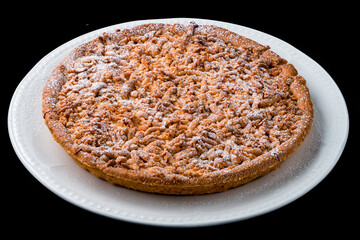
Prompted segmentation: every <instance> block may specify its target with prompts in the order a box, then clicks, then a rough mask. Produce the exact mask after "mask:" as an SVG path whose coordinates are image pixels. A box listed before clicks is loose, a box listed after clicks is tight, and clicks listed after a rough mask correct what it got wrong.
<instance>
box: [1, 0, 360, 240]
mask: <svg viewBox="0 0 360 240" xmlns="http://www.w3.org/2000/svg"><path fill="white" fill-rule="evenodd" d="M332 2H334V1H332ZM124 3H125V2H118V3H117V4H114V3H110V2H94V3H92V2H88V3H87V5H85V4H84V5H79V6H76V7H75V6H74V4H73V3H67V2H66V3H65V2H54V3H50V2H46V3H42V4H39V5H36V4H33V3H32V4H29V5H28V6H26V5H23V4H24V3H22V5H21V7H20V6H16V4H14V3H12V4H10V7H8V8H6V9H4V10H3V15H4V16H3V17H2V21H1V23H2V34H1V55H2V59H3V63H2V65H1V66H2V73H3V74H2V76H3V79H2V82H3V86H2V94H1V96H2V98H4V100H2V101H1V103H2V104H4V106H3V111H2V114H3V115H2V117H1V121H2V122H1V125H2V127H3V128H2V130H3V133H2V136H5V141H4V142H6V145H5V146H3V150H2V153H4V152H5V153H6V155H5V156H4V157H2V158H1V161H2V164H0V168H1V173H2V174H1V176H2V181H1V183H2V187H3V188H4V189H5V191H4V190H3V191H1V192H2V193H1V198H2V203H3V204H2V207H3V208H2V213H3V214H2V215H1V216H2V218H3V220H5V221H4V222H5V224H4V223H3V224H2V227H1V228H2V229H3V230H6V231H9V232H10V233H12V234H21V233H26V234H28V236H29V235H30V236H39V235H49V234H51V236H60V235H61V234H64V236H68V237H71V236H73V234H75V233H81V234H83V235H84V236H85V235H87V234H89V233H90V236H102V235H103V237H105V236H107V235H110V234H115V236H117V237H119V238H120V237H131V236H126V235H125V234H127V233H131V234H135V235H133V236H139V237H141V236H144V235H151V236H154V237H156V236H165V237H166V236H168V237H176V236H179V237H188V236H191V235H192V234H196V233H200V234H202V235H201V237H204V235H203V234H209V233H210V234H215V233H217V234H218V235H217V236H222V235H223V234H226V235H224V237H236V238H241V237H243V236H245V235H246V236H247V237H249V236H250V234H251V235H252V236H260V235H262V236H265V235H268V234H269V235H272V236H276V237H281V236H283V237H295V236H301V235H304V236H306V235H307V236H312V235H313V234H315V233H320V234H323V233H341V234H347V233H351V232H354V231H357V230H356V228H354V227H352V225H351V223H352V222H354V221H358V220H357V219H356V218H357V217H358V211H359V207H358V204H357V202H358V201H357V199H358V197H357V196H356V195H355V194H356V193H357V192H358V191H359V187H358V183H359V180H358V178H357V174H356V164H357V162H358V160H359V157H358V155H355V154H356V153H357V152H358V151H356V150H357V149H356V148H358V147H357V146H356V144H358V143H359V141H358V138H357V132H356V131H357V129H356V128H357V121H356V119H354V117H355V116H354V114H355V113H356V110H358V107H357V105H358V102H359V100H358V95H359V94H358V91H359V90H357V89H358V87H359V85H358V82H359V81H360V79H359V66H357V65H358V62H359V59H360V58H359V57H356V56H357V55H358V54H359V43H358V40H357V39H358V38H359V37H358V33H357V32H358V28H357V23H356V20H357V17H356V15H354V14H353V13H352V10H353V9H354V8H355V6H351V5H347V4H344V3H337V2H334V3H327V5H326V6H324V5H318V4H316V2H312V3H311V2H310V3H309V2H308V3H305V2H301V3H300V2H299V3H294V2H290V1H289V2H288V3H287V4H274V3H270V2H263V3H262V2H255V1H252V2H250V1H249V2H247V3H244V2H226V1H222V2H221V1H214V2H213V3H210V2H207V3H205V2H201V3H197V2H195V1H193V2H192V3H185V2H166V3H165V4H161V3H160V2H158V3H151V4H149V3H148V2H144V3H141V2H135V1H133V2H130V3H126V4H125V5H124ZM171 17H193V18H204V19H213V20H219V21H225V22H230V23H235V24H239V25H243V26H247V27H250V28H254V29H257V30H260V31H263V32H265V33H268V34H270V35H273V36H275V37H278V38H280V39H282V40H284V41H285V42H288V43H289V44H291V45H293V46H294V47H296V48H297V49H299V50H300V51H302V52H304V53H305V54H307V55H308V56H310V57H311V58H312V59H314V60H315V61H316V62H318V63H319V64H320V65H321V66H322V67H323V68H324V69H325V70H326V71H327V72H328V73H329V74H330V75H331V76H332V78H333V79H334V81H335V82H336V83H337V85H338V86H339V88H340V90H341V91H342V93H343V95H344V98H345V100H346V103H347V106H348V111H349V115H350V131H349V138H348V142H347V145H346V147H345V149H344V152H343V154H342V156H341V158H340V160H339V162H338V163H337V165H336V166H335V168H334V169H333V170H332V171H331V173H330V174H329V175H328V176H327V177H326V178H325V179H324V180H323V181H322V182H321V183H320V184H319V185H317V186H316V187H315V188H314V189H313V190H311V191H310V192H309V193H307V194H305V195H304V196H303V197H301V198H299V199H298V200H296V201H294V202H292V203H290V204H288V205H286V206H284V207H282V208H280V209H278V210H275V211H273V212H270V213H267V214H265V215H262V216H258V217H254V218H251V219H248V220H244V221H239V222H234V223H229V224H223V225H218V226H211V227H201V228H189V229H188V228H180V229H178V228H175V229H173V228H161V227H151V226H145V225H140V224H133V223H128V222H123V221H119V220H114V219H110V218H107V217H103V216H100V215H97V214H94V213H91V212H88V211H86V210H84V209H81V208H79V207H76V206H74V205H72V204H71V203H68V202H66V201H65V200H63V199H61V198H59V197H58V196H56V195H55V194H53V193H52V192H51V191H49V190H48V189H47V188H45V187H44V186H43V185H42V184H41V183H40V182H38V181H37V180H36V179H35V178H34V177H33V176H32V175H31V174H30V173H29V172H28V171H27V170H26V169H25V167H24V166H23V165H22V163H21V162H20V160H19V159H18V158H17V156H16V154H15V152H14V150H13V148H12V146H11V143H10V140H9V135H8V132H7V111H8V107H9V104H10V100H11V97H12V94H13V93H14V91H15V89H16V87H17V85H18V84H19V83H20V81H21V80H22V79H23V78H24V76H25V75H26V74H27V73H28V72H29V71H30V70H31V68H32V67H33V66H34V65H35V64H36V63H37V62H38V61H40V60H41V58H43V57H44V56H45V55H46V54H48V53H49V52H51V51H52V50H54V49H55V48H57V47H58V46H60V45H62V44H63V43H65V42H67V41H69V40H71V39H73V38H75V37H78V36H80V35H82V34H85V33H88V32H90V31H93V30H96V29H99V28H102V27H106V26H109V25H114V24H118V23H123V22H127V21H133V20H142V19H155V18H171ZM357 21H358V20H357ZM353 217H355V218H353ZM169 233H170V234H172V235H168V234H169ZM173 234H174V235H173ZM190 234H191V235H190ZM219 234H221V235H219ZM230 234H231V235H230ZM234 234H235V235H234ZM244 234H245V235H244ZM198 236H199V235H198ZM342 236H343V235H342ZM214 237H215V235H214Z"/></svg>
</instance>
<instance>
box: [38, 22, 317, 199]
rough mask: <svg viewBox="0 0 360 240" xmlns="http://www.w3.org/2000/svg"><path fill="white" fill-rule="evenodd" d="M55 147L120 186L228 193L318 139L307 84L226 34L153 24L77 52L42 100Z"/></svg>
mask: <svg viewBox="0 0 360 240" xmlns="http://www.w3.org/2000/svg"><path fill="white" fill-rule="evenodd" d="M42 104H43V117H44V119H45V123H46V125H47V126H48V128H49V129H50V131H51V133H52V135H53V137H54V139H55V140H56V141H57V142H58V143H59V144H60V145H61V146H62V147H63V148H64V149H65V150H66V152H67V153H68V154H69V155H70V156H71V157H72V158H73V159H74V160H75V161H76V162H77V163H78V164H79V165H80V166H82V167H83V168H85V169H87V170H89V171H90V172H91V173H93V174H94V175H95V176H97V177H100V178H103V179H105V180H107V181H108V182H110V183H113V184H118V185H121V186H125V187H128V188H132V189H137V190H141V191H146V192H154V193H163V194H203V193H212V192H221V191H225V190H227V189H229V188H232V187H236V186H239V185H241V184H244V183H247V182H249V181H251V180H253V179H256V178H258V177H260V176H262V175H264V174H266V173H268V172H269V171H271V170H273V169H275V168H276V167H278V166H279V164H280V163H281V162H282V161H284V160H285V159H286V158H287V157H288V156H289V155H290V154H292V153H293V152H294V151H295V150H296V149H297V148H298V147H299V146H300V145H301V144H302V142H303V141H304V139H305V138H306V136H307V135H308V133H309V131H310V128H311V125H312V122H313V108H312V102H311V99H310V94H309V91H308V88H307V87H306V81H305V80H304V78H303V77H301V76H299V75H298V74H297V71H296V69H295V68H294V67H293V66H292V65H291V64H289V63H287V61H286V60H284V59H283V58H281V57H280V56H278V55H277V54H276V53H274V52H272V51H271V50H270V47H268V46H263V45H261V44H259V43H257V42H255V41H253V40H250V39H248V38H245V37H242V36H239V35H238V34H235V33H233V32H230V31H228V30H226V29H223V28H220V27H216V26H209V25H203V26H200V25H197V24H196V23H190V24H189V25H186V26H185V25H181V24H174V25H169V24H145V25H140V26H137V27H134V28H132V29H124V30H121V31H120V30H117V31H116V32H114V33H104V34H103V35H102V36H99V37H97V38H96V39H94V40H92V41H90V42H87V43H84V44H82V45H80V46H79V47H77V48H75V49H74V50H73V51H72V52H71V53H70V55H69V56H68V57H67V58H66V59H64V60H63V61H62V62H61V63H60V64H59V65H58V66H57V67H56V68H55V69H54V70H53V72H52V74H51V76H50V78H49V80H48V81H47V83H46V85H45V87H44V90H43V101H42Z"/></svg>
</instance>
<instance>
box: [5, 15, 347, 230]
mask: <svg viewBox="0 0 360 240" xmlns="http://www.w3.org/2000/svg"><path fill="white" fill-rule="evenodd" d="M190 21H196V22H197V23H198V24H213V25H217V26H220V27H224V28H226V29H229V30H230V31H233V32H236V33H238V34H241V35H243V36H246V37H248V38H251V39H253V40H255V41H258V42H259V43H261V44H265V45H269V46H271V48H272V50H273V51H275V52H277V53H278V54H279V55H280V56H282V57H283V58H285V59H287V60H288V61H289V62H290V63H292V64H293V65H295V67H296V68H297V69H298V71H299V73H300V74H301V75H302V76H303V77H304V78H305V79H306V80H307V84H308V87H309V89H310V92H311V98H312V100H313V102H314V107H315V121H314V125H313V127H312V130H311V132H310V135H309V137H308V138H307V139H306V141H305V142H304V144H303V145H302V146H301V147H300V148H299V149H298V150H297V151H296V152H295V153H294V154H293V155H292V156H291V157H290V158H289V159H287V160H286V161H285V162H284V163H283V164H282V165H281V168H279V169H277V170H275V171H273V172H271V173H270V174H268V175H266V176H264V177H262V178H259V179H257V180H255V181H253V182H250V183H248V184H246V185H244V186H240V187H238V188H235V189H232V190H229V191H226V192H223V193H216V194H210V195H201V196H163V195H156V194H148V193H142V192H138V191H134V190H129V189H125V188H122V187H117V186H113V185H111V184H109V183H107V182H105V181H103V180H101V179H98V178H96V177H95V176H93V175H92V174H90V173H89V172H87V171H85V170H83V169H82V168H81V167H80V166H78V165H77V164H76V163H75V162H74V161H73V160H72V159H71V158H70V157H69V156H68V155H67V154H66V153H65V151H64V150H63V149H62V148H61V147H60V146H59V145H58V144H57V143H56V142H55V141H54V140H53V138H52V136H51V134H50V132H49V130H48V129H47V127H46V126H45V124H44V120H43V118H42V113H41V95H42V89H43V86H44V84H45V81H46V80H47V79H48V77H49V75H50V73H51V71H52V69H53V68H54V67H55V66H56V65H57V64H58V63H59V62H60V61H61V60H62V59H63V58H64V57H66V56H67V55H68V54H69V52H70V51H71V50H72V49H73V48H74V47H76V46H77V45H79V44H81V43H83V42H86V41H89V40H91V39H93V38H95V37H96V36H98V35H100V34H101V33H102V32H105V31H107V32H112V31H115V29H118V28H120V29H124V28H131V27H133V26H136V25H139V24H143V23H148V22H164V23H176V22H179V23H184V24H187V23H189V22H190ZM8 128H9V134H10V138H11V142H12V144H13V147H14V149H15V151H16V153H17V155H18V157H19V159H20V160H21V162H22V163H23V164H24V165H25V167H26V168H27V169H28V170H29V171H30V172H31V173H32V174H33V176H34V177H36V179H38V180H39V181H40V182H41V183H42V184H43V185H45V186H46V187H47V188H48V189H50V190H51V191H53V192H54V193H55V194H57V195H58V196H60V197H62V198H64V199H65V200H67V201H69V202H71V203H73V204H75V205H77V206H79V207H82V208H85V209H87V210H90V211H92V212H95V213H98V214H102V215H105V216H108V217H112V218H115V219H120V220H125V221H130V222H136V223H144V224H153V225H161V226H204V225H213V224H219V223H225V222H232V221H238V220H243V219H247V218H250V217H254V216H257V215H260V214H264V213H267V212H269V211H272V210H275V209H277V208H280V207H282V206H284V205H286V204H288V203H290V202H292V201H294V200H295V199H297V198H299V197H301V196H302V195H303V194H305V193H306V192H308V191H309V190H311V189H312V188H313V187H315V186H316V185H317V184H318V183H319V182H320V181H321V180H322V179H323V178H324V177H325V176H326V175H327V174H328V173H329V172H330V171H331V170H332V168H333V167H334V166H335V164H336V162H337V161H338V159H339V158H340V155H341V153H342V151H343V149H344V146H345V143H346V140H347V136H348V129H349V120H348V112H347V108H346V104H345V101H344V98H343V96H342V94H341V92H340V91H339V89H338V87H337V86H336V84H335V82H334V81H333V80H332V78H331V77H330V76H329V75H328V74H327V73H326V71H325V70H324V69H323V68H321V66H319V65H318V64H317V63H316V62H315V61H313V60H312V59H310V58H309V57H308V56H306V55H305V54H303V53H302V52H300V51H299V50H297V49H295V48H294V47H292V46H291V45H289V44H287V43H285V42H283V41H282V40H280V39H277V38H275V37H272V36H270V35H268V34H265V33H262V32H259V31H257V30H253V29H250V28H246V27H243V26H239V25H234V24H230V23H225V22H218V21H212V20H204V19H188V18H177V19H157V20H146V21H135V22H128V23H123V24H119V25H114V26H110V27H107V28H103V29H100V30H97V31H94V32H90V33H88V34H85V35H83V36H80V37H78V38H76V39H73V40H72V41H69V42H67V43H65V44H64V45H62V46H60V47H58V48H57V49H55V50H54V51H52V52H51V53H49V54H48V55H46V56H45V57H44V58H43V59H42V60H41V61H40V62H39V63H37V64H36V65H35V67H34V68H33V69H32V70H31V71H30V72H29V73H28V74H27V75H26V76H25V78H24V79H23V80H22V81H21V83H20V84H19V86H18V87H17V89H16V91H15V93H14V95H13V98H12V101H11V104H10V108H9V115H8Z"/></svg>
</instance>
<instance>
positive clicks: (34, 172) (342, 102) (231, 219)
mask: <svg viewBox="0 0 360 240" xmlns="http://www.w3.org/2000/svg"><path fill="white" fill-rule="evenodd" d="M169 20H170V21H184V20H185V21H195V22H196V21H209V22H210V21H211V22H212V24H215V25H216V24H217V23H221V24H225V25H232V26H233V27H238V26H239V27H241V28H245V29H247V30H249V31H255V32H257V33H259V34H261V35H262V34H265V35H266V36H270V37H271V38H274V39H275V40H276V41H281V42H282V44H287V45H288V46H289V47H291V48H293V49H294V50H295V51H298V52H299V53H300V54H302V55H304V57H306V58H307V59H308V60H309V61H310V62H311V64H314V65H316V67H317V68H320V69H321V70H322V71H323V73H325V74H326V75H327V78H328V79H330V80H331V81H329V82H330V83H331V84H332V85H333V86H332V87H333V89H334V91H335V93H336V94H337V95H338V96H339V97H340V98H339V101H340V103H339V104H340V105H342V107H343V110H344V113H345V116H344V117H343V120H344V122H343V123H344V127H345V132H344V137H343V139H342V142H341V144H340V146H339V151H338V152H337V156H335V157H334V159H335V160H333V162H332V164H331V165H329V166H328V168H329V169H328V171H325V172H323V175H322V176H319V177H318V178H317V179H316V181H312V184H311V187H308V188H307V189H306V191H302V192H298V193H297V194H293V195H292V197H290V198H287V199H286V201H283V202H281V204H277V205H275V206H273V207H271V208H268V209H266V210H265V211H264V210H261V211H258V212H255V213H254V212H253V213H252V214H248V215H245V216H242V217H237V218H236V217H229V218H227V219H222V220H218V219H217V220H215V221H212V220H209V221H201V222H200V221H199V222H195V223H187V222H182V223H178V222H166V221H163V222H151V221H147V220H146V219H142V220H141V219H139V218H133V217H124V216H123V217H119V216H114V214H109V213H108V212H106V211H102V210H101V209H97V208H89V207H88V206H84V205H83V204H80V203H79V202H76V201H74V200H73V199H71V197H68V196H67V195H64V194H62V193H61V192H60V191H58V190H56V189H54V188H52V187H51V186H50V185H49V183H48V182H47V180H46V179H44V178H43V176H41V174H39V173H38V172H37V170H36V169H34V167H32V166H31V163H30V162H28V161H27V160H26V156H25V155H24V154H25V153H23V152H22V150H21V147H20V146H18V144H19V143H18V142H16V141H15V136H14V135H15V134H14V128H13V127H14V126H13V125H12V124H14V121H13V117H14V116H13V111H14V104H15V101H16V97H18V94H19V91H20V89H21V88H22V86H23V85H24V84H25V80H26V79H27V78H28V76H29V75H30V74H31V73H32V72H33V70H34V69H36V68H37V67H38V66H39V65H40V64H41V63H42V62H43V61H44V60H46V59H47V58H48V57H49V56H51V54H53V53H54V52H55V51H57V50H58V49H61V48H63V47H64V46H65V45H66V44H70V42H77V41H78V40H79V39H83V38H85V36H91V35H94V34H96V33H99V32H102V31H109V29H113V28H114V27H116V26H121V25H125V24H131V25H137V24H142V23H144V22H145V23H146V22H151V21H156V22H162V21H169ZM85 41H87V40H85ZM349 124H350V122H349V113H348V108H347V105H346V101H345V98H344V96H343V95H342V93H341V90H340V89H339V87H338V85H337V84H336V82H335V81H334V80H333V78H332V77H331V76H330V75H329V74H328V73H327V72H326V70H325V69H324V68H322V67H321V65H319V64H318V63H317V62H316V61H314V60H313V59H312V58H310V57H309V56H307V55H306V54H304V53H303V52H302V51H300V50H298V49H297V48H295V47H294V46H292V45H291V44H289V43H287V42H284V41H283V40H281V39H279V38H277V37H275V36H272V35H269V34H267V33H265V32H262V31H259V30H256V29H252V28H249V27H245V26H241V25H239V24H234V23H228V22H223V21H217V20H209V19H200V18H165V19H148V20H136V21H130V22H124V23H120V24H115V25H111V26H107V27H104V28H100V29H97V30H94V31H91V32H88V33H86V34H83V35H81V36H79V37H76V38H74V39H72V40H70V41H67V42H66V43H64V44H62V45H60V46H59V47H57V48H55V49H54V50H53V51H51V52H50V53H48V54H47V55H45V56H44V57H43V58H42V59H41V60H39V61H38V62H37V64H35V66H34V67H33V68H32V69H31V70H30V71H29V72H28V73H27V74H26V75H25V77H23V79H22V80H21V82H20V83H19V84H18V86H17V88H16V89H15V91H14V93H13V95H12V98H11V102H10V105H9V109H8V122H7V127H8V133H9V137H10V141H11V143H12V146H13V148H14V150H15V153H16V155H17V156H18V158H19V160H20V161H21V162H22V164H23V165H24V166H25V168H26V169H27V170H28V171H29V172H30V173H31V174H32V175H33V176H34V177H35V178H36V179H37V180H38V181H39V182H40V183H41V184H42V185H44V186H45V187H46V188H47V189H49V190H50V191H52V192H53V193H55V194H56V195H57V196H59V197H61V198H62V199H64V200H66V201H67V202H69V203H72V204H74V205H76V206H78V207H80V208H83V209H86V210H88V211H91V212H94V213H97V214H100V215H103V216H107V217H110V218H113V219H117V220H123V221H128V222H133V223H140V224H147V225H156V226H172V227H174V226H184V227H195V226H210V225H216V224H224V223H229V222H234V221H240V220H246V219H248V218H252V217H255V216H259V215H262V214H265V213H268V212H271V211H274V210H276V209H278V208H281V207H283V206H284V205H287V204H289V203H291V202H293V201H295V200H296V199H298V198H300V197H301V196H303V195H304V194H306V193H307V192H309V191H310V190H312V189H313V188H314V187H315V186H317V185H318V184H319V183H320V182H321V181H322V180H323V179H324V178H325V177H326V176H327V175H328V174H329V173H330V172H331V170H332V169H333V168H334V167H335V165H336V164H337V162H338V160H339V159H340V156H341V154H342V152H343V150H344V148H345V146H346V142H347V139H348V133H349Z"/></svg>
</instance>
